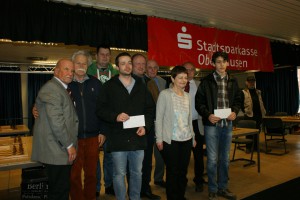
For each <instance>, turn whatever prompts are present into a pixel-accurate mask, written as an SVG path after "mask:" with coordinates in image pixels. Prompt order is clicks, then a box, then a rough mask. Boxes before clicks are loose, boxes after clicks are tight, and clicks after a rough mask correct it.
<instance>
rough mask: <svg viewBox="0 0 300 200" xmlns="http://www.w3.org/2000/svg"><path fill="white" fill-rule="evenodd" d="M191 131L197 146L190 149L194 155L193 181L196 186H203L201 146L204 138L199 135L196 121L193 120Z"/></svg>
mask: <svg viewBox="0 0 300 200" xmlns="http://www.w3.org/2000/svg"><path fill="white" fill-rule="evenodd" d="M193 129H194V133H195V140H196V142H197V145H196V146H195V147H193V148H192V150H193V154H194V174H195V177H194V179H193V181H194V183H195V184H196V185H199V184H203V183H204V179H203V173H204V161H203V157H204V151H203V144H204V136H203V135H200V131H199V127H198V120H193Z"/></svg>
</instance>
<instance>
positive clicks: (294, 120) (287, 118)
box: [264, 116, 300, 124]
mask: <svg viewBox="0 0 300 200" xmlns="http://www.w3.org/2000/svg"><path fill="white" fill-rule="evenodd" d="M264 118H280V119H281V120H282V122H285V123H299V124H300V117H296V116H265V117H264Z"/></svg>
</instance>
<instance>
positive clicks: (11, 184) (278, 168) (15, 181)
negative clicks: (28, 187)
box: [0, 132, 300, 200]
mask: <svg viewBox="0 0 300 200" xmlns="http://www.w3.org/2000/svg"><path fill="white" fill-rule="evenodd" d="M286 140H287V148H288V151H289V153H288V154H285V155H282V156H276V155H270V154H265V153H263V152H261V154H260V157H261V172H260V173H258V172H257V165H256V164H255V165H252V166H248V167H243V165H244V164H245V162H244V161H238V162H232V163H230V166H229V189H230V190H231V191H232V192H234V193H235V194H236V195H237V197H238V199H242V198H244V197H247V196H250V195H252V194H255V193H257V192H260V191H262V190H265V189H267V188H270V187H272V186H275V185H278V184H281V183H284V182H286V181H289V180H291V179H294V178H297V177H299V176H300V170H299V168H300V135H299V134H298V133H297V132H295V133H294V134H288V135H287V136H286ZM269 147H270V148H271V149H272V151H281V150H283V149H282V145H281V144H278V143H277V142H274V143H271V146H269ZM264 148H265V143H264V133H261V134H260V149H261V150H262V151H263V150H264ZM232 153H233V145H232V148H231V154H230V156H232ZM102 157H103V152H102V151H101V152H100V159H101V160H102ZM241 157H243V158H250V154H246V153H245V152H244V151H241V150H238V151H237V152H236V158H241ZM230 158H231V157H230ZM256 158H257V155H256V153H254V158H253V159H254V160H255V161H256ZM205 160H206V158H205ZM153 162H155V160H154V158H153ZM193 164H194V160H193V155H191V161H190V165H189V170H188V176H187V177H188V186H187V189H186V198H187V199H189V200H193V199H207V197H208V189H207V185H206V184H205V185H204V191H203V192H202V193H197V192H195V187H194V183H193V174H194V172H193ZM153 166H154V163H153ZM21 173H22V170H21V169H17V170H10V171H0V180H1V181H0V199H1V200H17V199H20V197H21V189H20V184H21V182H22V180H21ZM152 174H153V172H152ZM204 178H205V179H206V180H207V177H206V176H205V177H204ZM151 187H152V192H153V193H154V194H157V195H160V196H161V197H162V200H165V199H166V194H165V190H164V189H163V188H161V187H159V186H156V185H154V183H153V180H152V181H151ZM99 199H103V200H113V199H115V198H114V196H111V195H106V194H104V183H103V180H102V187H101V192H100V198H99ZM219 199H222V198H219Z"/></svg>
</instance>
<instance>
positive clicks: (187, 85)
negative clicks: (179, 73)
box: [184, 81, 190, 93]
mask: <svg viewBox="0 0 300 200" xmlns="http://www.w3.org/2000/svg"><path fill="white" fill-rule="evenodd" d="M184 91H185V92H187V93H189V92H190V82H189V81H188V82H187V83H186V85H185V87H184Z"/></svg>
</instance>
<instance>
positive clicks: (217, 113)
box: [214, 108, 231, 119]
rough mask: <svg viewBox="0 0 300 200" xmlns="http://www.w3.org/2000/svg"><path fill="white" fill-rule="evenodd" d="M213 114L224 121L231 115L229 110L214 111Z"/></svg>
mask: <svg viewBox="0 0 300 200" xmlns="http://www.w3.org/2000/svg"><path fill="white" fill-rule="evenodd" d="M214 114H215V116H217V117H220V118H221V119H226V118H227V117H228V116H229V115H230V114H231V108H224V109H215V110H214Z"/></svg>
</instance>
